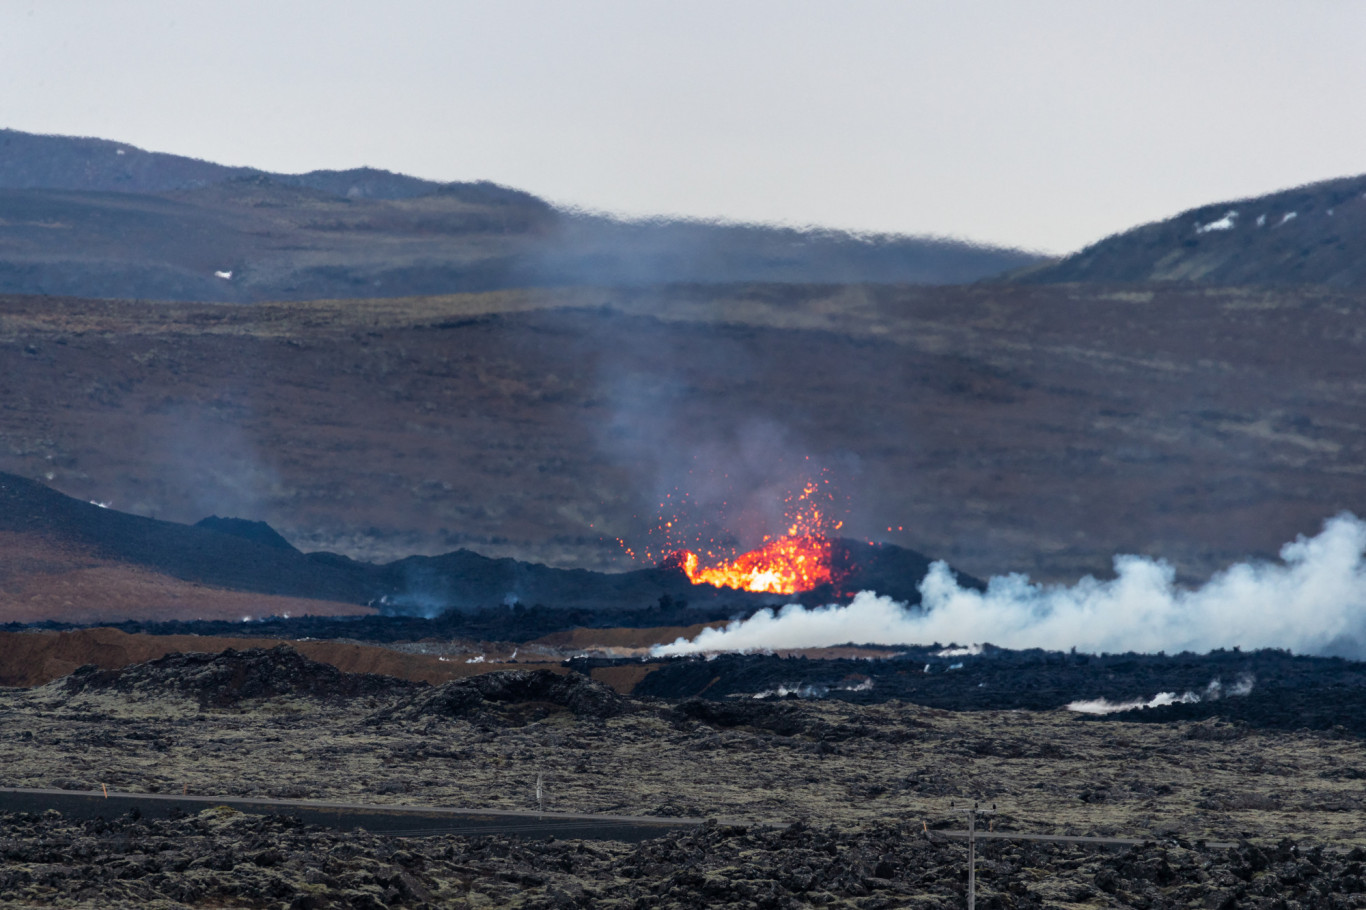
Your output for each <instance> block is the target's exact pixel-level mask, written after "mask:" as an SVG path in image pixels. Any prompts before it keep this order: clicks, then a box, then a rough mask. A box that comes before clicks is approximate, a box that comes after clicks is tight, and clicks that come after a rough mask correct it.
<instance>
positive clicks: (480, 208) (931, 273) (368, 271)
mask: <svg viewBox="0 0 1366 910" xmlns="http://www.w3.org/2000/svg"><path fill="white" fill-rule="evenodd" d="M0 209H3V210H4V211H5V213H6V214H5V221H4V223H3V224H0V243H3V249H4V253H3V255H0V293H4V292H10V293H22V294H47V295H59V296H77V297H89V298H100V299H113V298H137V299H144V300H192V301H214V302H253V301H261V300H312V299H323V298H333V299H338V298H351V297H402V296H412V295H434V294H446V293H458V292H470V291H490V290H497V289H503V288H511V287H560V286H570V285H580V286H582V285H654V284H659V283H661V282H706V283H716V282H726V283H730V282H747V281H781V282H798V283H805V282H826V283H831V282H892V283H915V284H955V283H963V282H971V281H976V280H978V279H981V278H985V277H988V276H990V275H995V274H998V273H1000V272H1002V271H1006V270H1008V269H1016V268H1020V267H1023V266H1026V265H1029V264H1031V263H1033V262H1036V261H1037V260H1038V257H1037V256H1034V255H1032V254H1029V253H1025V252H1022V251H1019V250H1011V249H1001V248H993V247H980V246H973V245H970V244H967V243H962V242H958V241H953V240H945V239H936V238H921V237H903V236H893V235H856V234H851V233H848V232H843V231H830V230H820V229H805V228H804V229H795V228H782V227H772V226H763V225H746V224H724V223H711V222H706V221H695V220H676V219H673V220H671V219H660V220H649V221H624V220H617V219H612V218H605V217H599V216H593V215H586V214H583V213H578V212H568V211H559V210H556V209H555V208H553V207H552V206H550V205H549V204H548V203H546V202H545V201H544V200H541V199H538V198H537V197H535V196H533V195H531V194H530V193H526V192H522V191H520V190H515V189H511V188H508V187H503V186H499V185H497V184H493V183H489V182H487V181H476V182H468V183H461V182H455V183H437V182H434V181H430V180H423V179H420V178H416V177H409V176H405V175H403V174H394V173H390V172H388V171H384V170H379V169H376V168H369V167H362V168H354V169H350V170H342V171H329V170H319V171H310V172H309V173H306V174H273V173H268V172H265V171H261V170H258V169H255V168H247V167H226V166H223V165H218V164H213V163H211V162H207V161H200V160H197V159H193V158H185V157H182V156H178V155H166V154H162V153H157V152H147V151H143V150H142V149H138V148H135V147H133V146H130V145H127V144H124V143H117V142H110V141H107V140H103V139H81V138H73V137H65V136H35V135H31V134H27V133H21V132H17V131H14V130H4V131H0Z"/></svg>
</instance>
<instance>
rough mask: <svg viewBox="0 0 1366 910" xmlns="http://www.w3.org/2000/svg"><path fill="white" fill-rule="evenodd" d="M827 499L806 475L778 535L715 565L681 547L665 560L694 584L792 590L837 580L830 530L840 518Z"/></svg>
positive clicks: (790, 499) (775, 591)
mask: <svg viewBox="0 0 1366 910" xmlns="http://www.w3.org/2000/svg"><path fill="white" fill-rule="evenodd" d="M823 483H826V484H828V483H829V481H828V480H826V481H823ZM829 499H830V494H829V493H828V492H826V491H824V490H823V489H822V485H821V484H817V483H816V482H815V481H807V483H806V484H805V486H803V487H802V489H801V492H800V493H797V494H796V495H793V496H789V497H788V498H787V509H786V510H785V514H786V518H787V530H786V531H785V532H784V533H783V534H782V535H780V536H778V537H774V538H769V537H765V541H764V543H763V545H762V546H760V547H759V548H758V549H755V550H750V551H749V552H747V553H742V554H740V555H739V556H736V557H735V558H733V559H730V560H722V561H721V562H718V563H716V564H713V565H706V566H704V565H702V558H701V556H699V554H698V553H697V552H695V551H693V550H690V549H685V548H680V549H677V550H674V551H673V552H672V553H670V554H668V556H667V557H666V559H665V564H666V565H672V566H676V567H678V568H679V569H681V570H682V571H683V572H684V573H685V574H686V575H687V576H688V580H689V581H691V582H692V583H693V584H695V585H703V584H706V585H715V586H716V587H718V588H735V589H736V590H740V591H756V592H762V593H768V594H796V593H798V592H801V591H810V590H812V589H814V588H818V587H820V586H821V585H827V584H832V583H836V582H838V581H839V578H837V577H836V576H837V575H838V574H839V573H838V572H837V571H836V569H835V567H834V560H833V558H832V557H833V545H832V540H833V538H832V535H833V534H834V532H836V531H838V530H839V529H840V528H841V527H843V526H844V522H842V521H838V520H835V519H833V518H832V517H831V516H830V514H829V511H828V509H827V508H823V507H822V505H821V503H822V500H825V501H829ZM707 555H708V556H714V554H712V553H708V554H707Z"/></svg>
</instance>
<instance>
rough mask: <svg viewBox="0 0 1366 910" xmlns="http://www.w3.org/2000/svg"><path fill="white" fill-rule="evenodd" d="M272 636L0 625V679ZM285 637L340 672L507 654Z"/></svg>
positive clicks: (440, 664) (391, 672) (436, 665)
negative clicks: (438, 651)
mask: <svg viewBox="0 0 1366 910" xmlns="http://www.w3.org/2000/svg"><path fill="white" fill-rule="evenodd" d="M279 644H280V640H279V639H275V638H252V637H249V636H243V637H240V638H230V637H226V636H224V637H219V636H213V637H208V636H199V635H129V634H128V633H126V632H121V631H119V630H118V629H79V630H72V631H66V632H36V631H35V632H0V686H38V685H42V684H44V683H47V682H51V681H52V680H54V679H58V678H60V677H63V676H65V675H67V674H68V673H71V672H72V671H74V670H75V669H76V668H78V667H82V666H85V665H86V664H90V665H93V666H96V667H99V668H100V669H102V670H117V669H120V668H123V667H127V666H130V665H132V664H137V663H142V662H144V661H148V660H155V659H156V658H159V657H164V656H166V655H167V654H175V653H177V652H185V653H217V652H220V651H223V650H226V649H228V648H232V649H235V650H239V651H240V650H244V649H246V648H273V647H276V646H277V645H279ZM289 645H290V647H292V648H294V649H295V650H297V651H298V652H299V653H300V654H303V655H304V656H306V657H308V658H309V659H310V660H316V661H318V662H319V663H324V664H329V665H331V666H333V667H336V668H337V669H339V670H342V671H344V672H347V673H378V674H383V675H385V676H393V677H396V678H398V679H407V680H412V681H414V682H425V683H432V684H433V685H435V684H438V683H443V682H448V681H449V680H452V679H463V678H465V677H467V676H477V675H479V674H482V673H489V672H493V671H495V670H503V669H507V668H508V665H507V664H504V663H501V662H499V661H497V660H496V659H493V658H490V660H489V661H486V662H479V663H467V662H466V661H467V659H468V657H469V656H473V655H478V654H483V653H485V651H487V650H493V651H494V652H496V653H500V654H502V655H503V656H507V655H506V651H507V650H508V649H506V648H498V647H496V646H495V647H493V648H492V649H489V648H487V647H484V646H481V645H479V644H478V643H474V642H465V643H448V646H447V648H446V649H445V650H446V651H447V652H448V655H449V656H448V655H447V654H425V653H421V652H404V651H399V650H395V649H392V648H381V647H377V646H373V645H361V644H352V643H350V642H341V641H293V642H289ZM519 657H520V659H519V661H518V663H517V666H519V667H528V666H529V667H533V668H537V669H547V670H551V671H553V672H557V673H564V672H568V671H567V670H565V669H564V668H563V667H562V666H561V661H560V659H558V658H548V659H547V658H545V657H543V656H541V655H538V654H537V653H536V652H535V651H526V650H523V653H522V654H521V655H519Z"/></svg>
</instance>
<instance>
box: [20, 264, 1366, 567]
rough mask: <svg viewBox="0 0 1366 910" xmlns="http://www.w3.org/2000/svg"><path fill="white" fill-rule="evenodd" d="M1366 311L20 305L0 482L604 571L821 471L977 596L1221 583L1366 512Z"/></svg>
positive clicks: (747, 528) (1115, 302)
mask: <svg viewBox="0 0 1366 910" xmlns="http://www.w3.org/2000/svg"><path fill="white" fill-rule="evenodd" d="M1362 310H1363V298H1362V297H1361V296H1360V295H1357V294H1353V293H1346V292H1344V293H1332V292H1328V291H1322V290H1274V291H1273V290H1255V289H1227V288H1213V289H1210V288H1205V289H1190V288H1167V289H1159V290H1154V289H1152V288H1147V287H1141V286H1137V287H1127V288H1095V287H1087V288H1082V287H1069V286H1063V287H1029V288H1023V287H1014V286H995V287H985V286H981V287H967V288H909V287H873V288H862V287H809V286H754V287H735V288H728V289H726V288H722V289H718V288H716V287H710V288H687V287H682V288H666V289H649V290H640V291H620V292H612V291H593V290H578V291H544V292H504V293H497V294H487V295H467V296H455V297H443V298H422V299H408V300H388V301H368V302H367V301H347V302H341V303H326V302H324V303H306V304H287V305H284V304H282V305H274V304H262V305H256V306H251V307H234V306H213V305H161V304H156V305H151V304H131V303H97V302H83V301H70V300H55V299H46V298H5V299H4V300H3V301H0V377H2V378H3V381H4V383H5V389H6V394H5V396H4V398H3V400H0V470H7V471H12V472H15V473H19V474H23V475H26V476H29V477H34V478H40V479H41V478H47V479H48V480H49V481H50V482H51V483H52V484H53V485H54V486H56V487H57V488H58V489H61V490H63V491H64V492H67V493H70V494H72V495H75V496H79V497H81V498H84V499H98V500H101V501H112V502H113V504H114V506H115V507H116V508H120V509H125V510H128V511H133V512H137V513H140V514H148V515H155V516H158V517H163V518H171V519H174V520H179V521H191V522H192V521H196V520H198V519H200V518H202V517H204V516H205V515H208V514H220V515H237V516H241V517H246V518H252V519H260V520H265V521H268V522H270V524H271V525H272V526H274V527H275V528H277V529H279V530H280V531H281V532H282V533H284V534H285V536H286V537H288V538H289V539H290V540H291V541H292V542H293V543H295V544H296V545H297V546H300V547H301V548H303V549H318V548H327V549H335V550H338V551H341V552H346V553H349V554H352V555H356V556H360V557H365V558H370V559H383V558H390V557H394V556H400V555H407V554H409V553H412V552H426V553H435V552H444V551H448V550H451V549H454V548H456V547H459V546H469V547H471V548H472V549H475V550H477V551H479V552H482V553H485V554H487V555H513V556H517V557H520V558H523V559H529V560H533V561H540V562H546V563H549V564H552V565H563V566H590V567H605V566H611V565H618V566H620V565H621V558H620V551H619V548H618V545H617V544H616V543H615V541H614V540H613V538H614V537H617V536H622V537H625V538H627V539H628V540H632V541H639V540H640V539H641V538H642V537H643V536H644V534H645V532H646V530H647V529H648V528H649V527H650V525H651V523H652V522H651V520H650V517H649V516H650V514H651V509H652V508H653V506H654V503H655V502H656V500H655V497H656V496H657V495H660V494H661V491H662V490H666V489H668V488H669V487H671V486H673V485H676V484H685V483H686V482H687V481H688V471H689V470H695V472H696V473H697V474H698V475H699V476H700V475H706V476H710V475H707V472H708V471H709V470H711V469H713V468H714V469H716V470H717V471H728V472H730V473H731V474H732V477H733V478H734V479H736V481H737V484H738V485H739V489H741V491H742V492H743V491H747V490H749V491H754V493H755V496H754V500H755V502H754V503H753V505H754V508H753V509H752V510H750V512H749V513H747V520H746V521H745V522H742V523H741V524H742V526H739V527H737V528H733V529H732V530H736V531H737V532H739V533H740V534H741V536H742V540H741V542H742V543H744V544H746V545H748V544H752V543H755V542H757V541H756V540H755V539H754V535H756V534H758V533H764V532H769V533H771V532H772V531H773V530H774V527H773V523H772V520H771V519H772V516H771V515H770V516H769V518H770V521H769V523H768V524H767V525H765V524H764V522H763V521H760V520H757V519H756V516H762V511H763V505H764V503H766V504H767V505H768V506H769V507H771V506H772V501H771V500H772V499H773V497H775V496H776V495H777V493H778V491H779V490H781V489H782V488H783V487H784V486H785V484H786V483H787V481H788V480H789V479H790V478H791V477H793V475H795V474H796V473H798V472H797V471H796V470H794V466H795V467H797V468H800V467H802V463H801V462H800V456H801V455H804V454H810V455H812V457H813V459H814V460H815V461H816V462H817V463H820V464H822V465H827V466H830V467H832V468H833V469H834V472H835V474H836V475H837V479H838V480H839V482H840V485H841V488H842V490H843V492H845V493H846V494H847V495H848V497H849V499H850V501H851V503H852V508H851V511H850V513H849V515H848V520H847V523H846V526H845V531H844V533H848V534H849V536H851V537H856V538H874V539H886V540H888V541H890V542H893V543H900V544H905V545H909V546H912V547H914V548H916V549H918V550H921V551H923V552H927V553H930V554H933V555H934V556H937V557H944V558H946V559H948V560H949V561H950V562H951V563H952V564H953V565H955V566H956V567H958V568H961V569H964V570H965V571H968V572H971V573H973V574H977V575H986V574H992V573H996V572H1000V571H1004V570H1011V569H1019V570H1026V571H1029V572H1031V573H1034V574H1035V575H1036V577H1044V578H1052V579H1069V578H1075V577H1076V576H1077V575H1079V574H1081V573H1083V572H1100V573H1104V572H1107V571H1108V569H1109V561H1110V557H1111V555H1112V554H1114V553H1116V552H1139V553H1149V554H1156V555H1161V556H1165V557H1168V558H1171V559H1173V560H1174V561H1176V562H1177V563H1178V565H1179V568H1180V569H1181V571H1182V572H1183V573H1184V574H1185V575H1186V576H1187V577H1192V576H1196V577H1198V576H1202V575H1204V574H1207V573H1208V572H1209V571H1211V570H1213V569H1214V568H1216V567H1219V566H1221V565H1224V564H1227V563H1228V562H1230V561H1233V560H1236V559H1241V558H1245V557H1247V556H1249V555H1263V556H1270V555H1273V554H1274V553H1275V551H1276V550H1277V548H1278V547H1279V546H1280V545H1281V544H1282V543H1284V542H1285V541H1287V540H1291V539H1293V538H1294V536H1295V535H1296V534H1299V533H1313V532H1315V531H1317V530H1318V528H1319V526H1320V524H1321V522H1322V521H1323V519H1325V518H1326V517H1328V516H1330V515H1332V514H1334V513H1336V512H1338V511H1339V510H1342V509H1352V510H1355V511H1358V512H1366V500H1363V496H1364V495H1366V493H1364V492H1363V491H1366V487H1364V486H1363V484H1362V482H1361V481H1362V478H1363V475H1366V432H1363V430H1366V426H1363V423H1362V414H1366V401H1363V398H1364V397H1366V386H1363V385H1362V382H1361V378H1360V377H1361V364H1362V363H1363V362H1366V334H1363V332H1362V330H1361V313H1362ZM694 456H697V457H696V458H695V457H694ZM783 458H786V459H787V460H786V461H785V462H783V461H782V459H783ZM780 462H781V463H780ZM760 500H763V501H764V503H761V502H760ZM889 527H890V528H905V530H904V531H900V530H898V531H892V532H888V531H887V528H889Z"/></svg>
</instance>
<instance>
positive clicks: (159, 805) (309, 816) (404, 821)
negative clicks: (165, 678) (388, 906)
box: [0, 787, 702, 842]
mask: <svg viewBox="0 0 1366 910" xmlns="http://www.w3.org/2000/svg"><path fill="white" fill-rule="evenodd" d="M213 806H228V807H230V808H233V809H236V810H238V811H239V812H252V813H257V814H262V815H290V816H295V817H297V818H299V819H301V820H302V821H304V822H307V823H309V824H314V825H322V826H326V827H329V828H340V829H343V830H350V829H352V828H364V829H365V830H367V831H369V832H371V833H374V834H391V835H403V836H423V835H435V834H466V835H478V834H504V835H512V836H515V837H526V838H533V839H535V838H554V837H564V838H583V839H588V840H619V841H628V842H636V841H642V840H648V839H650V838H652V837H661V836H663V835H665V834H668V833H669V832H670V831H677V830H683V829H687V828H692V827H696V826H698V825H700V824H702V819H698V818H654V817H650V816H629V815H576V814H571V813H566V812H514V811H508V810H500V809H454V808H452V809H447V808H438V807H432V806H374V805H366V804H363V803H341V802H325V801H318V800H302V799H252V798H248V797H238V796H197V795H182V794H173V793H118V792H114V791H110V792H109V793H108V795H106V794H105V793H104V792H103V791H101V790H90V791H79V790H43V789H29V788H24V787H0V811H9V812H32V813H34V814H40V813H43V812H46V811H47V810H49V809H55V810H56V811H58V812H60V813H62V814H63V815H66V816H71V817H75V818H96V817H98V816H104V817H105V818H113V817H115V816H118V815H122V814H124V813H125V812H128V811H129V810H131V809H137V810H138V811H139V812H140V813H142V815H144V816H147V817H149V818H164V817H166V816H169V815H171V814H172V813H173V812H176V811H180V812H184V813H195V812H202V811H203V810H205V809H207V808H210V807H213Z"/></svg>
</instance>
